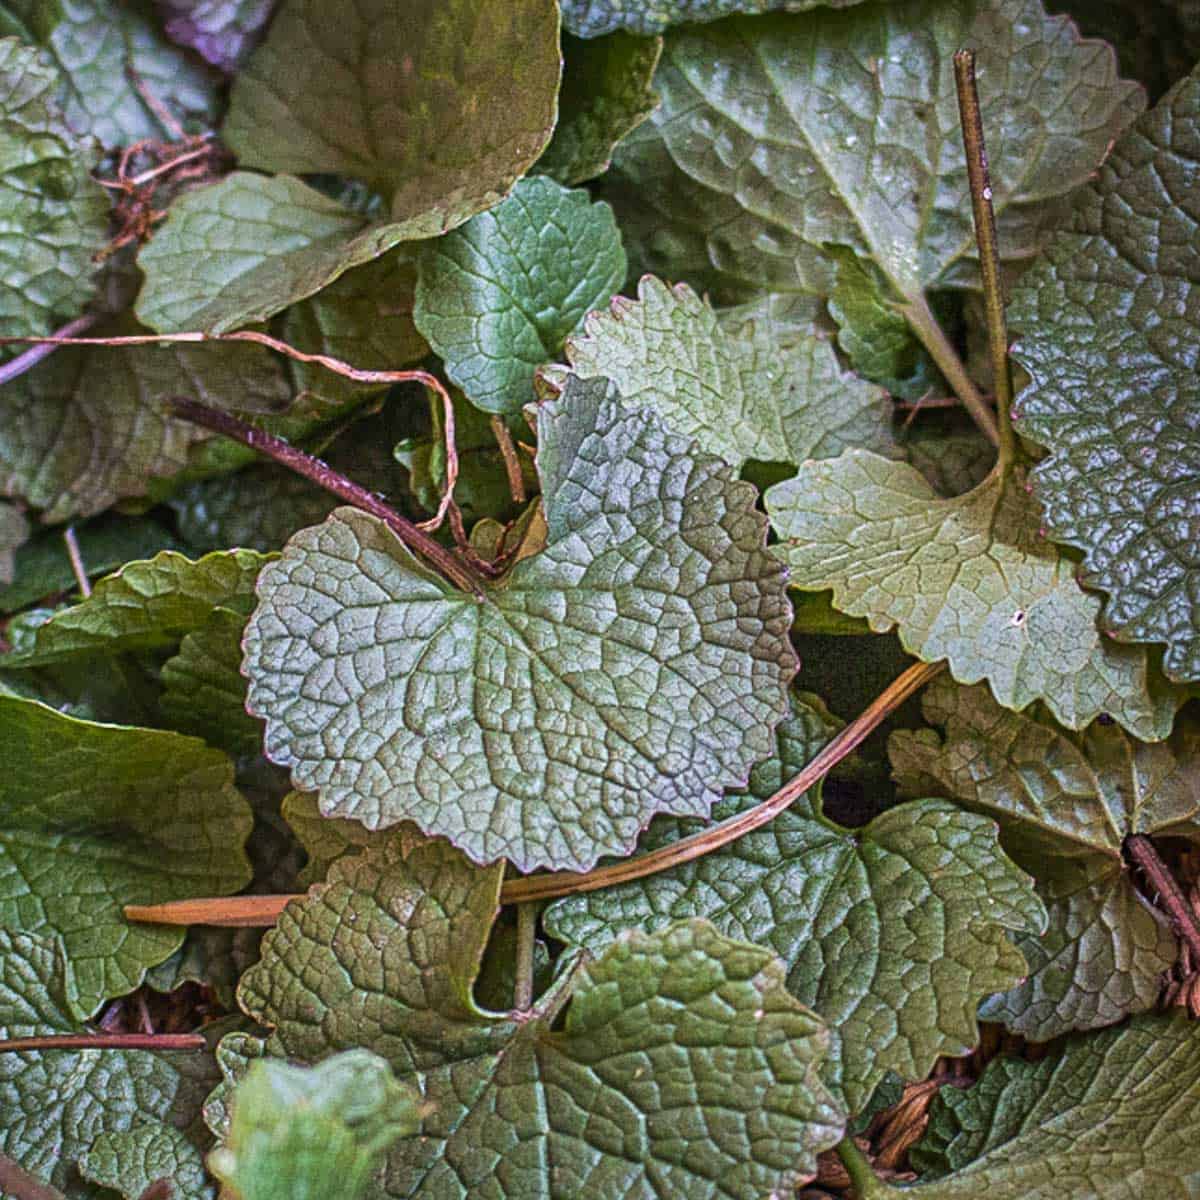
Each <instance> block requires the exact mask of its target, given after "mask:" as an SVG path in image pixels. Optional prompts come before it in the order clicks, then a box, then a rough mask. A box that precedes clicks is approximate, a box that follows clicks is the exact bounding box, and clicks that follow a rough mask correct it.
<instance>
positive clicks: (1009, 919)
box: [545, 699, 1045, 1113]
mask: <svg viewBox="0 0 1200 1200" xmlns="http://www.w3.org/2000/svg"><path fill="white" fill-rule="evenodd" d="M837 724H838V723H836V722H833V721H831V719H830V717H829V714H828V713H826V712H824V711H823V710H821V709H817V708H813V707H810V706H809V705H808V704H806V703H805V702H804V701H803V700H799V699H798V700H795V701H793V706H792V716H791V718H790V719H789V720H788V721H786V722H785V723H784V724H783V725H781V726H780V727H779V748H778V751H777V753H776V756H775V757H773V758H771V759H770V760H768V761H767V762H765V763H761V764H760V765H759V766H758V767H756V768H755V770H754V773H753V775H752V776H751V780H750V792H749V793H748V794H747V795H745V796H732V797H729V798H728V799H727V800H726V801H725V802H723V803H722V805H721V806H720V807H719V809H718V811H717V813H716V814H714V815H715V816H719V817H720V818H722V819H724V818H726V817H730V816H733V815H734V814H735V813H738V812H742V811H745V810H746V809H748V808H751V807H753V805H755V804H757V803H759V802H760V801H762V800H765V799H766V798H767V797H768V796H769V795H771V793H772V792H774V791H775V790H776V789H777V788H779V787H781V786H782V785H783V784H784V783H785V782H786V781H787V780H788V779H790V778H791V777H792V776H793V775H795V774H796V773H797V772H798V771H799V770H800V769H801V768H802V767H803V766H804V765H805V764H806V763H807V762H808V761H809V760H810V759H811V758H812V757H813V756H814V755H815V754H816V752H817V751H818V750H819V749H820V748H821V746H822V745H823V744H824V743H825V741H826V740H827V739H828V738H829V736H830V735H831V734H832V733H833V732H834V730H835V729H836V728H837ZM695 828H697V826H696V823H694V822H689V823H686V824H685V823H683V822H669V821H659V822H656V823H655V824H654V825H652V826H651V828H650V831H649V833H648V834H647V835H646V836H645V837H644V838H643V839H642V843H641V846H642V849H644V850H652V849H656V848H658V847H660V846H664V845H667V844H669V843H671V842H673V841H675V840H677V839H678V838H679V837H680V836H682V835H683V834H685V833H689V832H694V831H695ZM690 917H703V918H705V919H706V920H709V921H712V922H713V923H714V925H715V926H716V928H717V929H718V930H720V932H721V933H723V934H725V935H726V936H728V937H735V938H740V939H742V940H745V941H752V942H756V943H757V944H759V945H762V946H767V947H769V948H770V949H771V950H773V951H775V953H776V954H778V955H779V957H780V958H781V959H782V960H783V963H784V966H785V968H786V970H787V986H788V989H789V990H790V991H791V993H792V994H793V995H794V996H796V997H797V999H799V1000H800V1001H801V1002H802V1003H804V1004H807V1005H810V1006H811V1007H812V1008H813V1009H815V1010H816V1012H817V1013H818V1014H820V1015H821V1016H822V1017H824V1018H825V1020H826V1021H827V1022H828V1023H829V1026H830V1028H831V1029H832V1030H834V1031H835V1037H834V1047H833V1052H832V1054H831V1062H830V1064H829V1066H828V1069H827V1072H826V1078H827V1079H829V1080H830V1084H831V1086H834V1087H835V1088H837V1089H838V1090H839V1091H840V1093H841V1095H842V1096H844V1098H845V1103H846V1107H847V1109H848V1111H850V1112H852V1113H853V1112H856V1111H858V1110H859V1109H860V1108H862V1107H863V1105H864V1104H865V1103H866V1101H867V1100H868V1099H869V1097H870V1095H871V1093H872V1092H873V1091H874V1090H875V1087H876V1086H877V1085H878V1084H879V1082H880V1081H881V1080H882V1079H883V1077H884V1076H885V1075H886V1074H887V1072H888V1071H889V1070H891V1071H896V1072H898V1073H899V1074H901V1075H903V1076H904V1077H905V1078H906V1079H923V1078H924V1077H925V1075H926V1074H927V1073H928V1071H929V1069H930V1068H931V1067H932V1066H933V1064H934V1062H935V1060H936V1059H937V1058H938V1056H939V1055H943V1054H945V1055H957V1054H964V1053H967V1052H968V1051H969V1050H970V1049H971V1048H972V1047H973V1046H974V1045H975V1044H976V1042H977V1041H978V1029H977V1028H976V1024H975V1010H976V1008H977V1006H978V1004H979V1001H980V999H982V998H983V997H984V996H986V995H988V994H989V993H991V992H994V991H996V990H997V989H998V988H1003V987H1007V986H1009V985H1011V984H1013V983H1015V982H1017V981H1018V980H1019V979H1020V978H1021V977H1022V975H1023V974H1024V973H1025V962H1024V960H1023V959H1022V957H1021V955H1020V954H1019V953H1018V952H1017V951H1016V950H1015V949H1014V947H1013V946H1012V944H1011V942H1010V941H1009V939H1008V936H1007V933H1006V930H1020V931H1025V932H1028V933H1031V934H1032V933H1036V932H1038V931H1039V930H1040V929H1041V927H1042V925H1043V923H1044V921H1045V913H1044V911H1043V909H1042V906H1041V904H1040V902H1039V901H1038V900H1037V898H1036V897H1035V896H1034V894H1033V889H1032V886H1031V885H1030V882H1029V880H1028V879H1027V878H1026V877H1025V876H1024V875H1023V874H1022V873H1021V872H1020V871H1018V870H1017V869H1016V868H1015V867H1014V866H1013V864H1012V863H1011V862H1010V861H1009V860H1008V859H1007V858H1006V857H1005V856H1004V854H1003V853H1002V852H1001V850H1000V847H999V845H998V844H997V840H996V832H995V826H994V825H993V824H992V822H990V821H986V820H983V819H981V818H979V817H976V816H973V815H971V814H969V813H964V812H961V811H959V810H958V809H956V808H955V807H954V806H953V805H949V804H945V803H942V802H940V801H936V800H922V801H918V802H916V803H913V804H906V805H902V806H900V807H899V808H893V809H891V810H890V811H888V812H886V813H884V814H883V815H882V816H879V817H876V819H875V820H874V821H872V822H871V824H870V825H868V826H866V827H865V828H861V829H853V830H851V829H845V828H843V827H841V826H840V825H837V824H835V823H834V822H833V821H831V820H829V819H828V818H827V817H825V816H824V815H823V814H822V812H821V806H820V803H819V801H818V800H817V799H816V798H815V797H812V795H811V794H808V795H806V796H805V797H803V798H802V799H800V800H799V801H797V802H796V803H795V804H793V805H792V807H791V808H790V809H789V810H788V811H787V812H785V813H784V814H782V815H781V816H779V817H777V818H776V819H775V820H774V821H773V822H772V823H771V824H770V825H767V826H766V827H764V828H763V829H761V830H758V831H755V832H753V833H750V834H747V835H745V836H744V837H741V838H739V839H738V840H737V841H735V842H732V843H730V844H729V845H727V846H723V847H721V849H719V850H716V851H714V852H713V853H711V854H707V855H705V856H704V857H702V858H700V859H697V860H694V861H693V862H690V863H686V864H684V865H683V866H680V867H674V868H672V869H670V870H668V871H663V872H660V873H658V874H656V875H652V876H648V877H647V878H645V879H639V880H635V881H634V882H632V883H627V884H621V885H618V886H616V887H611V888H606V889H604V890H603V891H598V892H589V893H587V894H585V895H580V896H570V897H567V898H566V899H563V900H559V901H556V902H555V904H554V905H553V906H552V907H551V908H550V909H549V911H548V912H547V914H546V918H545V920H546V929H547V932H549V933H550V934H551V935H552V936H553V937H556V938H559V939H560V940H562V941H565V942H566V943H568V945H575V946H581V947H587V948H589V949H591V950H592V951H593V952H595V951H597V950H599V949H601V948H603V947H605V946H607V945H609V944H610V943H612V942H613V941H614V940H615V939H617V938H619V937H620V936H621V934H620V931H621V930H622V929H624V928H627V927H630V926H632V927H636V928H640V929H644V930H647V931H650V932H652V931H654V930H658V929H662V928H664V927H665V926H666V925H668V924H670V923H671V922H672V921H677V920H681V919H685V918H690Z"/></svg>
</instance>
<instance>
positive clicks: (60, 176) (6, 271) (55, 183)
mask: <svg viewBox="0 0 1200 1200" xmlns="http://www.w3.org/2000/svg"><path fill="white" fill-rule="evenodd" d="M59 84H60V77H59V75H58V73H57V72H56V71H55V70H54V68H53V67H51V66H50V65H49V64H48V63H47V62H46V61H45V60H44V59H43V57H42V55H41V54H39V53H38V51H36V50H35V49H33V48H32V47H31V46H23V45H22V44H21V43H20V42H18V41H17V40H16V39H15V38H0V280H2V281H3V282H0V334H4V335H5V336H12V337H21V336H26V335H29V334H45V333H50V332H51V331H53V330H54V329H55V328H56V327H57V326H58V325H59V324H61V323H62V321H63V319H65V318H67V317H72V316H75V315H76V314H77V313H78V312H79V311H80V309H82V308H83V305H84V304H85V303H86V302H87V301H88V300H89V299H90V298H91V296H92V294H93V293H94V292H95V290H96V289H95V283H94V281H93V278H92V276H93V274H94V272H95V269H96V268H95V264H94V263H93V262H92V254H93V253H94V252H95V251H97V250H99V249H100V248H101V247H102V246H103V245H104V243H105V242H106V241H107V240H108V199H107V197H106V196H105V194H104V191H103V189H101V188H100V187H98V186H97V185H96V184H95V183H93V182H92V179H91V177H90V172H91V169H92V168H93V167H94V166H95V165H96V163H97V161H98V160H99V157H100V154H99V148H98V147H97V146H96V145H95V143H94V142H92V141H91V140H90V139H86V140H85V139H80V138H77V137H75V136H74V135H73V134H72V133H71V131H70V130H69V128H68V127H67V125H66V123H65V122H64V120H63V117H62V113H61V112H60V111H59V109H58V106H57V105H56V104H55V103H54V96H55V93H56V92H57V90H58V87H59ZM9 354H10V352H9V351H7V350H6V351H5V355H6V356H8V355H9ZM12 386H13V385H12V384H9V385H8V386H7V389H6V390H11V389H12ZM6 423H7V421H0V428H3V426H4V424H6ZM2 445H3V443H2V442H0V464H2V463H3V459H4V457H5V456H4V454H3V452H2Z"/></svg>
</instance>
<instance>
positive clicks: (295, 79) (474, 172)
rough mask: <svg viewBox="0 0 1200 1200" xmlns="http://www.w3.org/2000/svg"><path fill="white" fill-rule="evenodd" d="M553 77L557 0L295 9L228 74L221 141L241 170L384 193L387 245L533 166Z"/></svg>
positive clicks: (457, 216)
mask: <svg viewBox="0 0 1200 1200" xmlns="http://www.w3.org/2000/svg"><path fill="white" fill-rule="evenodd" d="M297 63H304V70H302V71H298V70H297V69H296V64H297ZM559 73H560V61H559V48H558V13H557V5H555V4H554V3H553V0H408V2H407V3H405V4H403V5H400V6H397V5H395V4H394V3H390V2H389V0H359V2H358V3H356V4H354V5H351V6H349V7H347V6H345V5H333V6H331V5H329V4H328V3H326V2H325V0H292V2H291V3H288V4H286V5H284V6H283V7H282V8H281V9H280V10H279V12H278V13H276V15H275V19H274V21H272V23H271V26H270V29H269V31H268V33H267V37H266V40H265V41H264V42H263V44H262V45H261V46H259V48H258V49H257V50H256V51H255V52H254V54H253V55H252V56H251V57H250V60H249V62H247V64H246V65H245V67H244V68H243V69H242V70H241V71H240V72H239V73H238V76H237V79H236V80H235V81H234V85H233V92H232V95H231V98H230V106H229V115H228V116H227V117H226V119H225V125H224V129H223V136H224V138H225V140H226V141H227V142H228V144H229V146H230V148H231V149H232V150H233V151H234V153H236V154H237V156H238V158H239V159H240V161H241V163H242V165H243V166H245V167H253V168H257V169H259V170H264V171H288V172H292V173H293V174H300V175H302V174H311V173H314V172H324V173H328V174H333V175H343V176H349V177H351V178H353V179H357V180H360V181H362V182H363V183H364V184H366V186H367V187H368V188H370V189H371V190H372V191H375V192H378V193H380V194H381V195H383V196H384V197H385V198H389V204H390V210H389V215H390V218H391V220H392V221H394V222H396V223H397V235H396V239H395V240H397V241H399V240H401V239H402V238H403V239H410V238H425V237H433V236H436V235H437V234H439V233H443V232H445V231H446V230H447V229H453V228H454V226H455V225H459V224H461V223H462V222H463V221H465V220H466V219H467V218H468V217H470V216H472V215H474V214H475V213H477V212H480V211H482V210H483V209H486V208H490V207H491V206H492V205H493V204H495V203H496V202H497V201H498V200H499V199H500V198H501V197H502V196H504V194H505V193H506V192H507V191H508V190H509V188H511V187H512V185H513V184H514V183H515V182H516V181H517V180H518V179H519V178H520V177H521V176H522V175H523V174H524V173H525V172H526V171H527V170H528V169H529V167H530V166H531V165H532V163H533V162H534V161H535V159H536V158H537V156H538V155H539V154H540V153H541V151H542V149H543V148H544V147H545V145H546V143H547V142H548V141H549V139H550V134H551V131H552V130H553V128H554V122H555V117H556V114H557V97H558V82H559Z"/></svg>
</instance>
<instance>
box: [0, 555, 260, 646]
mask: <svg viewBox="0 0 1200 1200" xmlns="http://www.w3.org/2000/svg"><path fill="white" fill-rule="evenodd" d="M267 561H268V558H267V556H266V555H262V554H256V553H255V552H254V551H253V550H224V551H218V552H215V553H213V554H206V555H205V556H204V557H203V558H201V559H197V560H195V561H193V560H192V559H190V558H186V557H184V555H182V554H178V553H176V552H175V551H174V550H164V551H163V552H162V553H161V554H157V555H155V557H154V558H151V559H147V560H145V561H141V562H130V563H126V564H125V566H123V567H122V568H121V569H120V570H119V571H117V572H116V573H115V574H113V575H109V576H108V577H107V578H105V579H102V580H100V582H99V583H97V584H96V587H95V589H94V590H93V591H92V594H91V595H90V596H89V597H88V598H87V599H86V600H83V601H81V602H80V603H79V604H76V605H74V606H73V607H71V608H65V609H62V610H60V611H59V612H57V613H55V614H54V616H53V617H51V619H50V620H49V621H46V622H45V623H44V624H42V625H41V626H39V627H38V629H37V630H36V632H35V633H34V635H33V639H32V644H31V645H30V646H28V647H27V648H23V649H22V650H20V651H17V652H16V653H14V654H12V655H10V656H8V657H7V658H5V659H4V665H5V666H7V667H23V666H29V667H42V666H48V665H49V664H51V663H58V662H69V661H70V660H72V659H75V658H79V657H84V656H88V655H112V654H119V653H122V652H125V651H130V650H156V649H162V648H163V647H166V646H172V645H174V643H176V642H177V641H179V639H180V638H181V637H183V636H184V635H185V634H187V633H191V632H192V631H193V630H197V629H200V628H202V627H203V626H204V624H205V623H206V622H207V621H208V619H209V617H210V616H211V614H212V612H213V610H214V609H228V610H230V612H231V614H234V615H238V616H240V617H241V619H242V620H243V621H244V620H245V619H246V617H247V616H248V615H249V613H250V609H251V607H252V606H253V603H254V581H255V579H256V578H257V576H258V573H259V571H260V570H262V568H263V566H264V564H265V563H266V562H267Z"/></svg>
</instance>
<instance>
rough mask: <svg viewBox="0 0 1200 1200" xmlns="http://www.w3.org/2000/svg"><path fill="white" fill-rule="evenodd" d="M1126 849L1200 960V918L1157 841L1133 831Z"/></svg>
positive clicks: (1178, 931)
mask: <svg viewBox="0 0 1200 1200" xmlns="http://www.w3.org/2000/svg"><path fill="white" fill-rule="evenodd" d="M1125 849H1126V850H1127V851H1128V852H1129V857H1130V858H1132V859H1133V861H1134V862H1135V863H1137V865H1138V866H1139V867H1140V868H1141V869H1142V872H1143V873H1144V874H1145V876H1146V878H1147V879H1148V880H1149V881H1150V884H1151V886H1152V887H1153V888H1154V890H1155V892H1157V893H1158V901H1159V904H1160V905H1161V906H1162V907H1163V908H1165V909H1166V910H1167V914H1168V916H1170V918H1171V924H1172V925H1174V927H1175V932H1176V934H1177V935H1178V936H1179V937H1180V938H1181V939H1182V940H1183V941H1185V942H1186V943H1187V945H1188V949H1189V950H1191V952H1192V958H1193V960H1194V961H1196V962H1200V919H1198V918H1197V916H1196V910H1195V909H1194V908H1192V906H1191V904H1189V903H1188V899H1187V897H1186V896H1185V895H1184V894H1183V891H1182V889H1181V888H1180V886H1179V884H1178V883H1177V882H1176V881H1175V876H1174V875H1172V874H1171V872H1170V871H1169V870H1168V869H1167V864H1166V863H1165V862H1163V860H1162V858H1161V857H1160V855H1159V853H1158V850H1157V849H1156V848H1155V845H1154V843H1153V842H1152V841H1151V840H1150V839H1149V838H1148V837H1146V835H1145V834H1143V833H1131V834H1130V835H1129V836H1128V837H1127V838H1126V839H1125Z"/></svg>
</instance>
